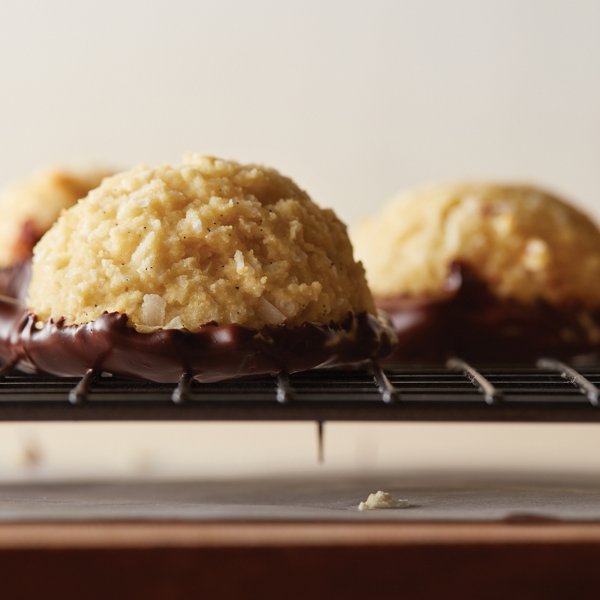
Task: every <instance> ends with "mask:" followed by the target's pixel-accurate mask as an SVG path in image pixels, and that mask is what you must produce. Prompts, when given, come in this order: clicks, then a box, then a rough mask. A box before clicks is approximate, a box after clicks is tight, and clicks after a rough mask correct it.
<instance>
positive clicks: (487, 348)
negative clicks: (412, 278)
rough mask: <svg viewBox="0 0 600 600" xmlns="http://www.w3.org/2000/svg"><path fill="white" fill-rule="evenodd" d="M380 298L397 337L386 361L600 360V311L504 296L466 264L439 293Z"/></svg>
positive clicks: (378, 301) (507, 362) (454, 268)
mask: <svg viewBox="0 0 600 600" xmlns="http://www.w3.org/2000/svg"><path fill="white" fill-rule="evenodd" d="M375 301H376V304H377V305H378V307H379V308H380V309H382V310H384V311H385V312H387V313H388V314H389V316H390V319H391V321H392V324H393V326H394V329H395V330H396V333H397V334H398V345H397V346H396V349H395V351H394V352H393V354H392V355H391V356H390V357H389V358H388V360H387V361H386V363H387V364H423V365H431V364H443V363H444V362H445V361H446V360H447V359H448V358H450V357H453V356H454V357H456V356H458V357H460V358H462V359H464V360H467V361H469V362H472V363H473V364H478V365H492V364H502V365H510V364H533V363H535V361H536V360H537V359H538V358H540V357H554V358H558V359H562V360H571V361H575V362H579V363H592V362H596V363H597V362H599V361H600V310H599V311H596V312H590V311H588V310H584V309H582V308H581V307H577V306H572V307H569V306H564V307H560V308H559V307H555V306H552V305H550V304H548V303H547V302H543V301H538V302H536V303H533V304H524V303H521V302H518V301H516V300H508V299H500V298H498V297H497V296H495V295H494V294H493V293H492V292H491V291H490V289H489V287H488V286H487V284H486V283H485V282H483V281H482V280H481V279H480V278H478V277H477V275H476V274H474V273H473V272H472V271H471V270H470V269H469V268H468V267H466V266H465V265H461V264H455V265H453V266H452V268H451V271H450V275H449V277H448V280H447V284H446V287H445V290H444V292H443V294H442V295H441V296H440V297H438V298H435V299H433V298H407V297H396V298H376V299H375Z"/></svg>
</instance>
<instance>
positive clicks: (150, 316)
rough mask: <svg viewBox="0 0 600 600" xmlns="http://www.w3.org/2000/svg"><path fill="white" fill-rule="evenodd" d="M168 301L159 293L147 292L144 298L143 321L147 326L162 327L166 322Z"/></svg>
mask: <svg viewBox="0 0 600 600" xmlns="http://www.w3.org/2000/svg"><path fill="white" fill-rule="evenodd" d="M166 307H167V303H166V302H165V300H164V298H162V297H161V296H159V295H158V294H145V295H144V299H143V300H142V313H141V316H142V321H143V324H144V325H145V326H147V327H161V326H162V325H163V324H164V322H165V309H166Z"/></svg>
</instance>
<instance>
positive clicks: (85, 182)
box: [0, 169, 108, 297]
mask: <svg viewBox="0 0 600 600" xmlns="http://www.w3.org/2000/svg"><path fill="white" fill-rule="evenodd" d="M107 174H108V173H107V172H102V171H98V170H88V171H67V170H60V169H47V170H44V171H39V172H38V173H35V174H34V175H32V176H31V177H30V178H28V179H26V180H23V181H19V182H16V183H13V184H12V185H9V186H7V187H6V188H5V189H3V190H2V191H0V293H5V294H8V295H10V296H15V297H22V296H24V294H25V293H26V288H27V282H28V280H29V271H30V269H29V261H30V258H31V254H32V251H33V247H34V246H35V244H36V243H37V241H38V240H39V239H40V238H41V237H42V235H43V234H44V233H45V232H46V231H47V230H48V229H49V228H50V226H51V225H52V224H53V223H54V222H55V221H56V219H57V218H58V216H59V215H60V213H61V212H62V211H63V210H64V209H65V208H68V207H70V206H72V205H73V204H75V202H77V200H79V198H82V197H83V196H85V195H86V194H87V193H88V191H89V190H91V189H92V188H95V187H96V186H97V185H99V183H100V181H101V180H102V178H103V177H104V176H105V175H107Z"/></svg>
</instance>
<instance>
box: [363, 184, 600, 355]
mask: <svg viewBox="0 0 600 600" xmlns="http://www.w3.org/2000/svg"><path fill="white" fill-rule="evenodd" d="M354 242H355V246H356V251H357V255H358V256H359V258H361V259H362V260H363V262H364V264H365V267H366V269H367V277H368V280H369V284H370V286H371V289H372V291H373V294H374V296H375V300H376V303H377V304H378V305H379V306H380V307H382V308H384V309H385V310H387V311H388V312H389V313H390V315H391V316H392V319H393V321H394V324H395V326H396V329H397V332H398V333H399V334H400V345H399V348H398V351H397V352H396V354H395V356H396V358H397V359H400V360H410V361H417V362H420V361H425V362H428V361H430V360H436V361H437V360H441V359H443V358H446V357H448V356H450V355H453V354H454V355H459V356H461V357H464V358H468V359H469V360H473V361H484V362H490V361H494V362H497V361H500V362H514V361H523V360H525V361H527V360H533V359H535V358H537V357H539V356H541V355H554V356H561V357H568V358H572V357H574V356H576V355H580V354H588V353H592V352H596V351H598V350H599V349H600V231H599V229H598V227H597V226H596V225H595V224H594V223H593V222H592V221H591V220H590V219H589V218H588V217H587V216H586V215H584V214H583V213H582V212H580V211H579V210H577V209H575V208H574V207H573V206H570V205H569V204H568V203H567V202H565V201H563V200H561V199H560V198H557V197H556V196H554V195H552V194H550V193H548V192H546V191H544V190H541V189H538V188H534V187H529V186H520V185H492V184H476V183H465V184H452V185H432V186H428V187H423V188H421V189H417V190H416V191H413V192H409V193H406V194H404V195H402V196H401V197H399V198H397V199H396V200H394V201H392V202H391V203H390V204H388V205H387V206H386V207H384V209H383V210H382V211H381V213H380V214H379V215H377V216H375V217H374V218H372V219H370V220H367V221H365V222H364V223H363V224H362V225H361V226H360V227H358V228H357V230H356V231H355V232H354Z"/></svg>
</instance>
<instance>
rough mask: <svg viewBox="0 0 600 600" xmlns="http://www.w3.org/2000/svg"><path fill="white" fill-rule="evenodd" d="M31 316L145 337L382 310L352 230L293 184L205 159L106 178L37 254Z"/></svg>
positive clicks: (252, 168)
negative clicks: (127, 329) (97, 324)
mask: <svg viewBox="0 0 600 600" xmlns="http://www.w3.org/2000/svg"><path fill="white" fill-rule="evenodd" d="M29 307H30V308H31V309H32V310H33V311H34V312H35V313H36V314H37V315H38V316H39V317H40V318H41V319H44V320H46V319H49V318H54V319H59V318H61V317H64V318H65V319H66V322H67V323H86V322H89V321H91V320H94V319H96V318H97V317H99V316H100V315H102V314H103V313H104V312H105V311H106V312H119V313H124V314H126V315H128V316H129V318H130V322H131V323H132V324H133V325H134V326H135V327H136V328H137V329H138V330H140V331H145V330H150V329H152V328H156V327H165V328H177V329H178V328H186V329H188V330H191V331H195V330H198V329H199V328H200V327H202V325H204V324H206V323H209V322H216V323H218V324H221V325H225V324H240V325H245V326H248V327H253V328H260V327H263V326H265V325H270V324H280V323H285V324H287V325H292V326H293V325H299V324H301V323H303V322H305V321H313V322H318V323H329V322H331V321H340V320H342V319H343V318H344V317H345V316H346V315H347V314H348V313H350V312H354V313H359V312H363V311H370V312H373V311H374V306H373V300H372V297H371V294H370V292H369V290H368V287H367V285H366V281H365V276H364V270H363V268H362V265H360V263H357V262H355V260H354V258H353V255H352V246H351V244H350V241H349V239H348V235H347V232H346V227H345V226H344V225H343V224H342V223H341V222H340V221H339V219H338V218H337V217H336V216H335V214H334V213H333V212H332V211H331V210H326V209H321V208H319V207H318V206H317V205H316V204H314V203H313V202H312V201H311V200H310V198H309V197H308V195H307V194H306V193H305V192H304V191H302V190H301V189H300V188H299V187H298V186H297V185H296V184H295V183H294V182H293V181H292V180H291V179H289V178H287V177H284V176H282V175H280V174H279V173H278V172H277V171H275V170H273V169H269V168H266V167H261V166H257V165H241V164H238V163H235V162H232V161H226V160H221V159H218V158H212V157H204V156H199V155H191V156H189V157H188V158H187V159H186V160H185V161H184V163H183V164H181V165H177V166H171V165H164V166H160V167H156V168H148V167H139V168H136V169H133V170H131V171H127V172H125V173H121V174H118V175H115V176H114V177H111V178H108V179H106V180H104V182H103V183H102V185H100V187H99V188H97V189H95V190H93V191H92V192H90V193H89V195H88V196H87V197H86V198H85V199H84V200H82V201H81V202H79V203H78V204H77V205H76V206H74V207H72V208H71V209H69V210H67V211H65V212H64V213H63V215H62V216H61V217H60V219H59V220H58V222H57V223H56V224H55V225H54V227H52V229H51V230H50V231H49V232H48V233H47V234H46V235H45V236H44V238H43V239H42V240H41V241H40V243H39V244H38V246H37V247H36V249H35V254H34V259H33V278H32V282H31V286H30V293H29Z"/></svg>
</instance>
